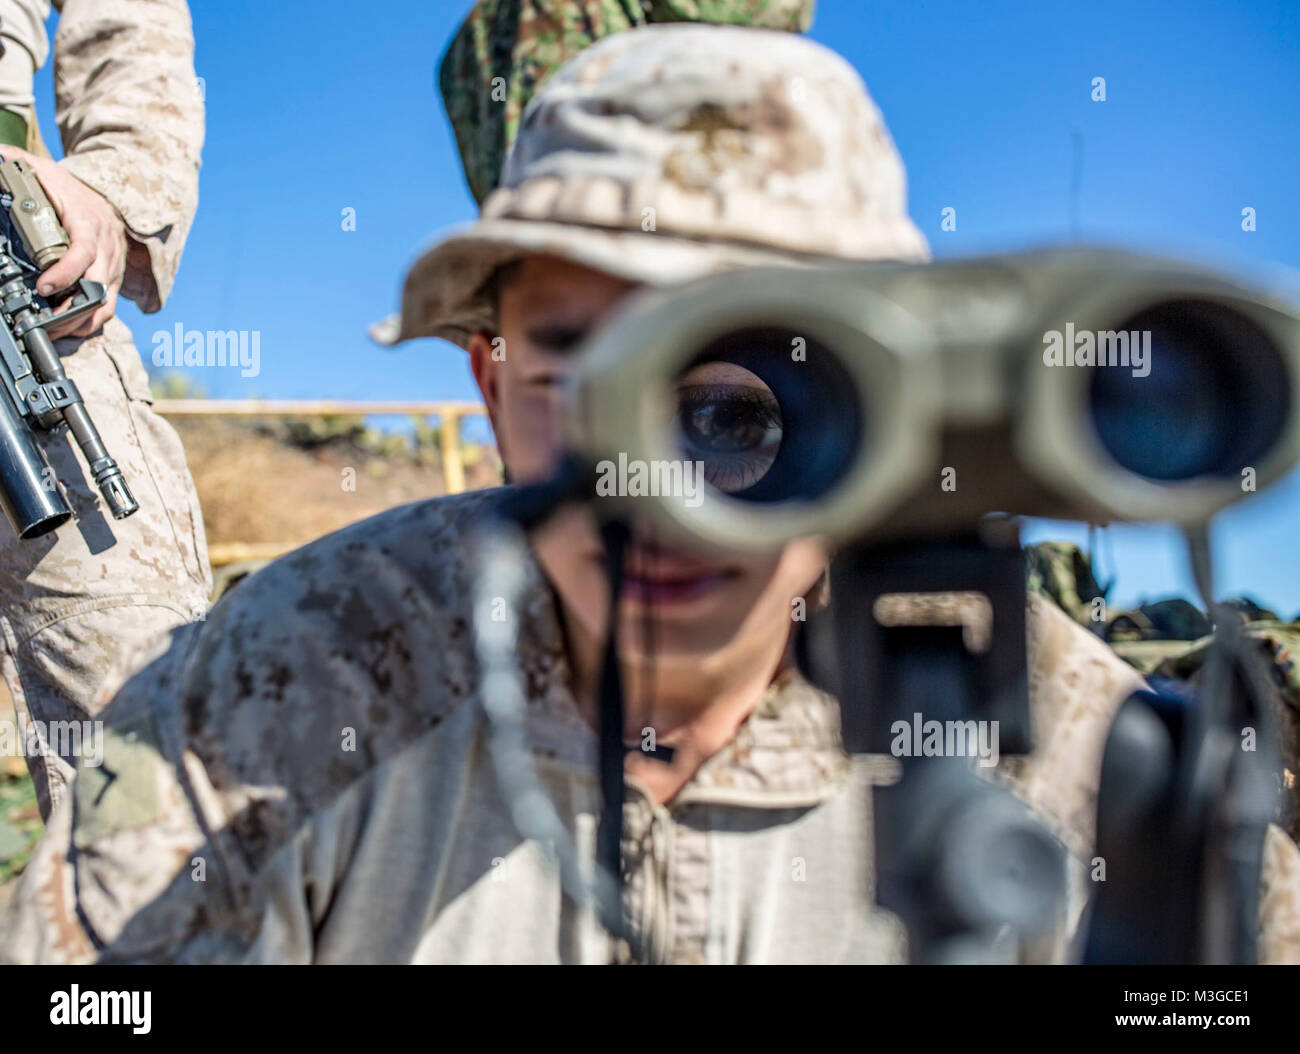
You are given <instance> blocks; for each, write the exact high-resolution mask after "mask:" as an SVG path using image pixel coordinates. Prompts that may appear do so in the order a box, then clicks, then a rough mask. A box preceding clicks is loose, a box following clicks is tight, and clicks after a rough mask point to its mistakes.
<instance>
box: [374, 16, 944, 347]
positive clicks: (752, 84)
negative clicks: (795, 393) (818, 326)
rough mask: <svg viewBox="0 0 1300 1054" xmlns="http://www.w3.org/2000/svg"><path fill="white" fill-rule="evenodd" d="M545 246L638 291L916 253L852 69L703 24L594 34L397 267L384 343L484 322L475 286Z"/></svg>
mask: <svg viewBox="0 0 1300 1054" xmlns="http://www.w3.org/2000/svg"><path fill="white" fill-rule="evenodd" d="M532 253H538V254H546V255H553V256H558V257H561V258H564V259H568V260H572V261H574V262H576V263H581V264H585V265H586V266H588V267H591V268H593V269H595V270H599V271H603V272H605V273H608V274H611V275H615V276H618V277H621V278H625V279H627V280H629V281H633V282H640V283H645V284H650V285H671V284H677V283H680V282H687V281H690V280H692V279H695V278H699V277H701V276H703V275H705V274H708V273H710V272H713V271H718V270H724V269H727V268H733V267H741V266H752V265H759V264H769V265H779V264H785V265H791V264H805V265H816V264H826V263H831V262H841V261H843V260H845V259H852V260H883V259H891V260H911V261H919V260H924V259H927V258H928V250H927V247H926V243H925V239H924V238H923V237H922V236H921V233H920V231H918V230H917V228H916V227H915V225H914V224H913V223H912V221H911V220H910V219H909V218H908V216H907V210H906V189H905V176H904V172H903V164H902V161H901V160H900V158H899V156H898V151H897V150H896V149H895V147H894V143H893V140H892V139H891V138H890V135H889V132H888V130H887V129H886V127H885V123H884V120H883V118H882V117H881V115H880V111H879V110H878V109H877V107H876V105H875V103H874V102H872V100H871V97H870V96H869V95H868V94H867V91H866V87H865V86H864V85H863V83H862V80H861V78H860V77H859V76H858V74H857V72H856V71H855V70H854V69H853V67H852V66H850V65H849V63H848V62H846V61H845V60H844V59H842V58H840V56H839V55H836V54H835V53H834V52H833V51H830V50H829V49H827V48H825V47H822V46H821V45H820V44H817V43H814V42H813V41H811V40H808V39H806V38H804V37H800V36H796V35H794V34H791V33H779V32H773V31H771V30H765V29H748V28H736V27H730V26H712V25H695V24H683V25H667V26H646V27H643V28H641V29H634V30H631V31H629V32H626V33H620V34H618V35H616V36H613V37H609V38H607V39H605V40H602V41H600V42H598V43H596V44H594V45H592V46H591V47H590V48H588V49H587V50H586V51H584V52H583V53H582V54H581V55H580V56H578V58H576V59H575V60H573V61H572V62H571V63H569V64H568V65H567V66H566V67H565V68H564V69H562V70H560V71H559V72H558V73H556V74H555V75H554V76H553V77H551V78H550V80H548V81H547V83H546V85H545V87H543V88H542V90H541V91H540V92H539V93H538V94H537V96H536V98H534V99H533V101H532V102H531V103H530V104H529V106H528V109H527V110H526V111H525V114H524V118H523V121H522V124H521V126H520V130H519V137H518V139H517V140H516V141H515V143H514V145H513V147H512V148H511V150H510V153H509V155H508V156H507V158H506V166H505V170H504V171H503V173H502V177H501V186H500V187H499V188H498V189H497V190H495V191H494V192H493V193H492V195H491V196H490V197H489V198H488V200H487V202H486V203H485V204H484V206H483V209H482V214H481V218H480V219H479V222H478V223H476V224H473V225H471V226H469V227H466V228H461V229H460V230H457V231H453V232H452V233H451V234H450V235H449V236H448V237H446V238H444V239H443V240H442V241H440V242H438V243H437V244H435V245H434V246H433V248H431V249H430V250H429V251H427V252H426V253H425V254H424V255H423V256H421V257H420V258H419V259H418V260H417V261H416V263H415V264H414V266H413V267H412V268H411V270H410V272H409V273H408V275H407V278H406V283H405V290H404V293H403V297H402V314H401V316H400V320H398V319H394V320H389V322H387V323H381V325H380V326H378V327H376V328H375V330H374V331H372V332H374V335H375V337H376V339H378V340H380V341H381V342H383V343H395V342H397V341H400V340H407V339H410V338H413V337H430V336H438V337H444V338H446V339H447V340H450V341H452V342H453V343H456V344H459V345H460V346H461V347H466V346H467V345H468V343H469V338H470V336H471V335H472V334H473V333H475V332H477V331H480V330H488V331H491V330H493V329H495V326H496V319H495V317H494V307H493V304H492V302H491V300H490V299H489V297H488V296H487V295H486V294H485V290H484V283H485V281H486V279H487V278H488V277H489V276H490V275H491V274H492V273H493V271H494V270H495V269H496V268H497V267H499V266H501V265H502V264H505V263H508V262H510V261H512V260H515V259H519V258H520V257H523V256H526V255H529V254H532Z"/></svg>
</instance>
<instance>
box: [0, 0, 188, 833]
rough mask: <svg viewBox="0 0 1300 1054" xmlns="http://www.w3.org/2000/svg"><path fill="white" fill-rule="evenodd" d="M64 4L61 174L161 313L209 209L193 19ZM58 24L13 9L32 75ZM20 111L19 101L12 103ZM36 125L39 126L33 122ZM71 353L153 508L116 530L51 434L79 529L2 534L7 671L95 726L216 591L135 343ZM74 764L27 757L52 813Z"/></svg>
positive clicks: (107, 330)
mask: <svg viewBox="0 0 1300 1054" xmlns="http://www.w3.org/2000/svg"><path fill="white" fill-rule="evenodd" d="M55 7H56V8H58V9H59V10H60V12H61V17H60V19H59V25H58V32H57V35H56V37H55V41H54V84H55V103H56V115H57V120H58V126H59V132H60V135H61V137H62V140H63V147H64V152H65V154H66V157H65V159H64V160H63V161H62V162H61V165H62V166H63V167H64V168H65V169H67V170H68V171H69V172H71V173H72V174H73V175H75V176H76V177H77V178H78V179H80V180H81V181H82V182H83V183H86V184H87V185H88V186H90V187H93V188H94V189H95V190H97V191H98V192H99V193H100V194H102V195H103V196H104V197H105V198H106V199H107V200H108V201H109V202H110V203H111V204H112V205H113V207H114V208H116V209H117V211H118V213H119V214H120V215H121V217H122V219H123V221H124V223H125V225H126V228H127V234H128V244H129V254H128V258H127V269H126V277H125V280H124V282H123V285H122V294H123V295H124V296H126V297H129V298H131V299H132V300H134V301H135V302H136V303H137V304H138V305H139V306H140V308H141V309H142V310H144V311H157V310H158V309H159V308H160V307H161V306H162V303H163V301H164V300H165V299H166V297H167V294H168V292H169V290H170V289H171V285H172V281H173V279H174V278H175V275H176V269H177V267H178V265H179V263H180V256H181V250H182V249H183V247H184V245H185V238H186V235H187V234H188V232H189V228H190V223H191V221H192V219H193V216H194V210H195V208H196V206H197V204H198V168H199V151H200V148H201V146H202V142H203V104H202V101H201V99H200V96H199V92H198V89H197V84H196V80H195V75H194V66H193V54H194V40H193V36H192V32H191V28H190V16H189V9H188V7H187V6H186V4H185V3H184V0H64V2H63V3H56V4H55ZM24 9H25V11H24ZM24 14H25V17H19V16H22V15H24ZM48 14H49V8H48V6H47V5H46V4H45V3H43V2H38V0H24V2H22V3H15V2H14V0H5V2H4V3H0V26H3V27H4V32H5V33H6V36H5V40H4V44H5V47H6V51H8V52H10V53H11V55H12V54H14V53H15V51H16V49H21V50H22V51H25V52H26V53H27V55H28V56H30V59H31V66H32V68H38V67H39V66H40V65H41V64H42V63H43V62H44V61H45V59H46V56H47V51H48V42H47V40H46V38H45V35H44V32H43V25H44V20H45V17H46V16H47V15H48ZM19 57H20V58H21V57H22V56H21V54H20V55H19ZM24 61H25V60H24ZM6 101H8V102H10V103H11V104H13V103H21V99H15V98H14V97H13V96H12V95H11V96H10V97H9V98H8V99H7V100H6ZM24 116H26V117H27V118H28V121H29V126H31V127H34V126H35V115H34V113H33V112H32V111H31V110H30V109H28V110H26V111H25V113H24ZM56 347H57V348H58V350H59V354H60V355H61V356H62V358H63V364H64V368H65V369H66V370H67V372H68V376H69V377H71V378H72V379H73V380H74V381H76V383H77V386H78V387H79V388H80V390H81V393H82V395H83V397H84V398H85V400H86V404H87V406H88V407H89V409H90V411H91V413H92V415H93V416H94V419H95V423H96V425H97V426H98V427H99V430H100V433H101V434H102V436H103V438H104V443H105V445H106V447H107V448H108V450H109V452H110V453H111V454H112V455H113V457H114V458H116V459H117V462H118V464H119V465H121V467H122V472H123V473H124V475H125V476H126V479H127V482H128V483H129V485H130V486H131V489H132V490H133V492H134V493H135V496H136V499H137V500H138V501H139V503H140V510H139V511H138V512H137V513H136V514H135V515H133V516H131V517H129V518H128V519H125V520H114V519H113V518H112V517H111V516H110V515H109V514H107V513H106V512H105V511H104V509H103V506H102V505H101V503H100V498H99V494H98V490H97V488H95V487H94V486H93V484H92V483H91V482H90V481H89V480H88V477H87V473H86V470H85V468H84V467H83V463H82V460H81V455H80V452H79V451H75V450H74V447H75V444H74V443H73V442H72V441H71V440H70V438H69V437H68V436H67V435H66V434H56V435H49V434H45V435H43V436H42V438H41V440H40V442H41V445H42V448H43V449H44V451H45V453H46V456H47V457H48V458H49V461H50V464H51V466H52V467H53V468H54V471H55V473H56V474H57V476H58V478H59V480H60V481H61V482H62V484H63V489H64V493H65V496H66V498H67V500H68V504H69V505H70V506H71V508H72V510H73V513H74V516H75V520H74V521H70V522H69V523H68V524H67V525H65V526H64V527H62V528H60V529H59V530H58V531H57V532H56V533H55V534H51V535H46V536H45V537H43V538H38V539H35V540H32V541H19V540H18V539H17V538H16V537H15V536H14V534H13V532H12V530H11V529H10V527H9V525H8V523H5V522H0V551H2V553H3V555H2V557H0V634H2V635H3V637H2V639H3V649H2V654H0V666H2V667H3V674H4V678H5V680H6V682H7V683H8V684H9V687H10V690H11V691H12V693H13V696H14V700H15V704H16V707H17V710H18V715H19V717H20V719H21V720H24V721H40V722H56V721H72V720H77V721H80V720H85V719H87V718H88V717H90V716H91V715H92V714H93V713H94V712H95V704H94V703H93V702H92V700H93V698H94V696H95V693H96V691H97V689H98V688H99V686H100V683H101V681H102V680H103V678H104V677H105V675H106V674H107V673H108V671H109V669H110V668H111V667H112V666H114V665H116V663H117V661H118V659H119V656H120V654H121V653H122V652H123V650H124V649H128V648H130V647H132V646H134V645H136V644H138V643H140V642H141V641H143V640H145V639H147V638H149V637H150V636H152V635H154V634H157V633H162V632H165V631H166V630H168V629H170V628H172V627H173V626H176V625H179V624H181V623H183V622H187V621H189V620H190V619H193V618H197V617H200V616H201V615H202V614H203V612H204V611H205V609H206V605H207V598H208V594H209V591H210V589H211V571H210V570H209V568H208V559H207V547H206V543H205V540H204V534H203V521H202V518H201V516H200V513H199V507H198V498H197V495H196V493H195V491H194V484H193V481H192V479H191V478H190V474H189V470H188V469H187V468H186V465H185V456H184V451H183V450H182V448H181V443H180V440H179V438H178V437H177V435H176V433H175V431H174V430H173V429H172V428H171V426H170V425H168V424H167V423H166V422H165V421H163V420H162V419H161V418H160V417H159V416H158V415H157V414H155V413H154V412H153V409H152V407H151V403H152V398H151V396H150V393H149V380H148V377H147V375H146V373H145V370H144V367H143V365H142V363H141V361H140V355H139V353H138V352H137V351H136V349H135V346H134V344H133V343H132V340H131V334H130V331H129V330H128V329H127V328H126V326H125V325H123V324H122V323H121V322H120V321H118V320H117V319H112V320H110V321H109V322H108V323H107V324H106V325H105V326H104V327H103V329H102V331H100V332H99V333H96V334H95V335H94V336H92V337H90V338H88V339H84V340H83V339H80V338H64V339H61V340H59V341H57V342H56ZM35 727H37V728H42V727H47V726H42V725H36V726H35ZM69 761H70V759H69V758H59V757H58V756H57V755H53V756H49V757H30V756H29V757H28V763H29V766H30V768H31V770H32V776H33V779H34V781H35V784H36V791H37V800H38V802H39V804H40V806H41V811H42V814H43V815H48V812H49V810H50V808H51V806H52V804H53V803H54V802H56V801H57V800H58V799H59V798H60V796H61V795H62V792H63V788H64V784H65V782H66V781H67V779H69V778H70V775H71V766H70V764H69Z"/></svg>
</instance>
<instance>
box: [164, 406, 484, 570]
mask: <svg viewBox="0 0 1300 1054" xmlns="http://www.w3.org/2000/svg"><path fill="white" fill-rule="evenodd" d="M153 408H154V410H155V411H157V412H158V413H160V414H162V415H163V416H165V417H329V416H335V415H340V416H349V417H362V416H389V415H391V416H395V417H424V418H431V417H436V418H438V422H439V428H438V431H439V441H440V445H441V447H442V475H443V479H444V480H445V481H446V485H447V493H448V494H459V493H460V492H461V491H463V490H464V489H465V453H464V449H463V447H462V446H461V441H460V422H461V418H464V417H476V416H481V415H483V414H486V413H487V410H486V409H485V408H484V407H483V405H482V404H481V403H470V402H366V401H348V400H341V399H155V400H154V404H153ZM298 544H299V543H289V542H265V543H245V542H231V543H228V544H225V545H213V546H209V548H208V556H209V559H210V560H211V562H212V563H213V564H214V565H216V566H220V565H222V564H230V563H238V562H240V561H243V560H265V559H273V558H274V557H277V556H280V555H282V554H283V553H287V552H290V551H291V550H293V549H296V548H297V547H298Z"/></svg>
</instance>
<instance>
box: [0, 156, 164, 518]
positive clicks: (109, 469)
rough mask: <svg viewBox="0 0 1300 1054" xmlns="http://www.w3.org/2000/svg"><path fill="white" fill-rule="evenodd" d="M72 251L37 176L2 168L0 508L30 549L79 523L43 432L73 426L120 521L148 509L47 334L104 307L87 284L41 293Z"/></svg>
mask: <svg viewBox="0 0 1300 1054" xmlns="http://www.w3.org/2000/svg"><path fill="white" fill-rule="evenodd" d="M69 244H70V240H69V238H68V232H67V231H66V230H64V228H63V225H62V224H61V223H60V222H59V217H58V214H57V213H56V212H55V210H54V206H53V205H52V204H51V203H50V199H49V198H48V197H46V195H45V191H44V189H43V188H42V187H41V184H40V181H39V180H37V178H36V174H35V173H34V172H33V171H32V170H31V168H30V166H28V165H27V164H26V163H25V162H24V161H22V160H20V159H14V160H11V161H6V162H4V163H3V164H0V508H3V510H4V514H5V517H6V518H7V519H8V520H9V523H10V525H11V526H12V527H13V529H14V533H15V534H17V535H18V537H19V538H22V539H24V540H26V539H31V538H39V537H40V536H41V535H44V534H48V533H49V532H50V531H53V530H55V529H56V528H58V527H60V526H61V525H63V524H64V523H66V522H67V521H68V519H70V518H71V516H72V510H71V509H70V508H69V507H68V504H67V502H66V501H65V500H64V498H63V495H62V494H61V493H60V491H59V486H58V480H57V478H56V477H55V475H54V470H53V469H52V468H51V467H50V464H49V462H48V460H47V459H46V457H45V454H44V452H43V451H42V450H41V448H40V446H39V444H38V443H37V438H36V436H37V433H38V432H52V431H55V430H56V429H58V428H60V427H62V426H63V425H67V426H68V429H69V430H70V431H71V432H72V435H73V437H74V438H75V439H76V440H77V445H78V446H80V447H81V452H82V454H83V455H84V457H85V459H86V464H87V465H88V466H89V467H90V473H91V476H92V477H93V478H94V480H95V484H96V485H97V486H98V487H99V492H100V494H102V495H103V498H104V502H105V504H107V505H108V508H109V510H110V511H111V512H112V514H113V517H114V519H118V520H121V519H124V518H125V517H127V516H130V515H131V514H132V513H133V512H135V511H136V510H137V509H138V508H139V507H140V506H139V504H138V503H137V502H136V500H135V498H134V497H133V496H132V494H131V490H130V488H129V487H128V486H127V484H126V480H125V479H124V478H123V477H122V471H121V469H119V468H118V466H117V462H116V461H114V460H113V458H112V457H110V456H109V453H108V451H107V450H106V449H105V448H104V443H103V440H102V439H101V438H100V436H99V430H98V429H97V428H96V427H95V423H94V421H92V420H91V417H90V412H89V411H88V410H87V409H86V406H85V403H84V402H83V401H82V398H81V393H80V392H79V391H78V390H77V385H76V382H74V381H73V380H72V379H71V378H70V377H68V375H67V374H66V373H65V372H64V370H63V364H62V363H61V362H60V361H59V353H58V352H57V351H56V350H55V348H54V342H53V341H52V340H51V339H50V335H49V333H48V332H47V329H48V327H50V326H52V325H63V324H64V323H66V322H73V321H75V320H77V319H79V318H83V317H85V316H86V315H87V314H89V313H91V312H93V311H94V310H95V309H96V308H97V307H99V305H100V304H102V303H103V302H104V298H105V296H106V290H105V288H104V285H103V283H101V282H95V281H91V280H89V279H86V278H82V279H79V280H78V281H77V283H76V285H74V286H71V287H69V288H68V289H64V290H60V291H59V292H58V293H56V294H53V295H52V296H50V297H43V296H40V295H39V294H38V293H37V292H36V278H37V276H38V275H39V274H40V273H41V272H42V271H44V270H45V269H46V268H48V267H49V266H50V265H52V264H54V263H55V262H57V261H58V260H59V259H60V258H61V257H62V256H63V254H64V253H65V252H67V251H68V246H69ZM64 304H66V305H67V306H66V308H65V310H63V311H58V312H57V313H56V308H58V307H60V306H62V305H64Z"/></svg>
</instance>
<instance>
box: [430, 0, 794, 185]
mask: <svg viewBox="0 0 1300 1054" xmlns="http://www.w3.org/2000/svg"><path fill="white" fill-rule="evenodd" d="M814 2H815V0H479V2H478V3H477V4H475V5H474V9H473V10H472V11H471V12H470V14H469V17H468V18H466V19H465V23H464V25H462V26H461V28H460V31H459V32H458V33H457V34H456V36H455V37H454V38H453V39H452V42H451V46H450V47H448V49H447V53H446V55H445V56H443V60H442V70H441V74H440V85H441V88H442V97H443V100H444V101H445V102H446V104H447V115H448V117H450V118H451V125H452V128H453V130H454V131H455V133H456V142H457V144H458V145H459V147H460V156H461V160H462V162H463V163H464V167H465V178H466V179H467V180H468V181H469V186H470V190H471V191H472V192H473V194H474V198H475V200H476V201H477V202H478V203H479V204H480V205H481V204H483V202H484V201H485V200H486V198H487V196H488V194H490V193H491V192H492V190H493V189H494V188H495V187H496V185H497V180H498V178H499V177H500V175H501V165H502V163H503V161H504V160H505V156H506V152H507V151H508V150H509V148H510V144H511V143H513V142H514V140H515V135H516V133H517V132H518V131H519V121H520V119H521V118H522V117H523V113H524V108H525V107H526V106H527V105H528V102H529V100H530V99H532V97H533V95H534V94H536V92H537V89H538V88H540V87H541V86H542V84H543V83H545V81H546V78H547V77H549V76H550V75H551V74H552V73H554V72H555V71H556V70H557V69H559V68H560V67H561V66H563V65H564V64H565V63H566V62H568V61H569V59H571V58H573V57H574V56H575V55H577V54H578V52H580V51H581V50H582V49H583V48H585V47H586V46H587V45H588V44H591V43H593V42H594V41H597V40H600V39H602V38H604V37H607V36H610V35H612V34H614V33H621V32H623V31H624V30H628V29H632V28H635V27H636V26H644V25H648V24H650V23H652V22H710V23H715V24H718V25H737V26H758V27H764V28H769V29H783V30H793V31H798V30H807V29H808V27H809V26H810V25H811V24H812V16H813V6H814Z"/></svg>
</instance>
